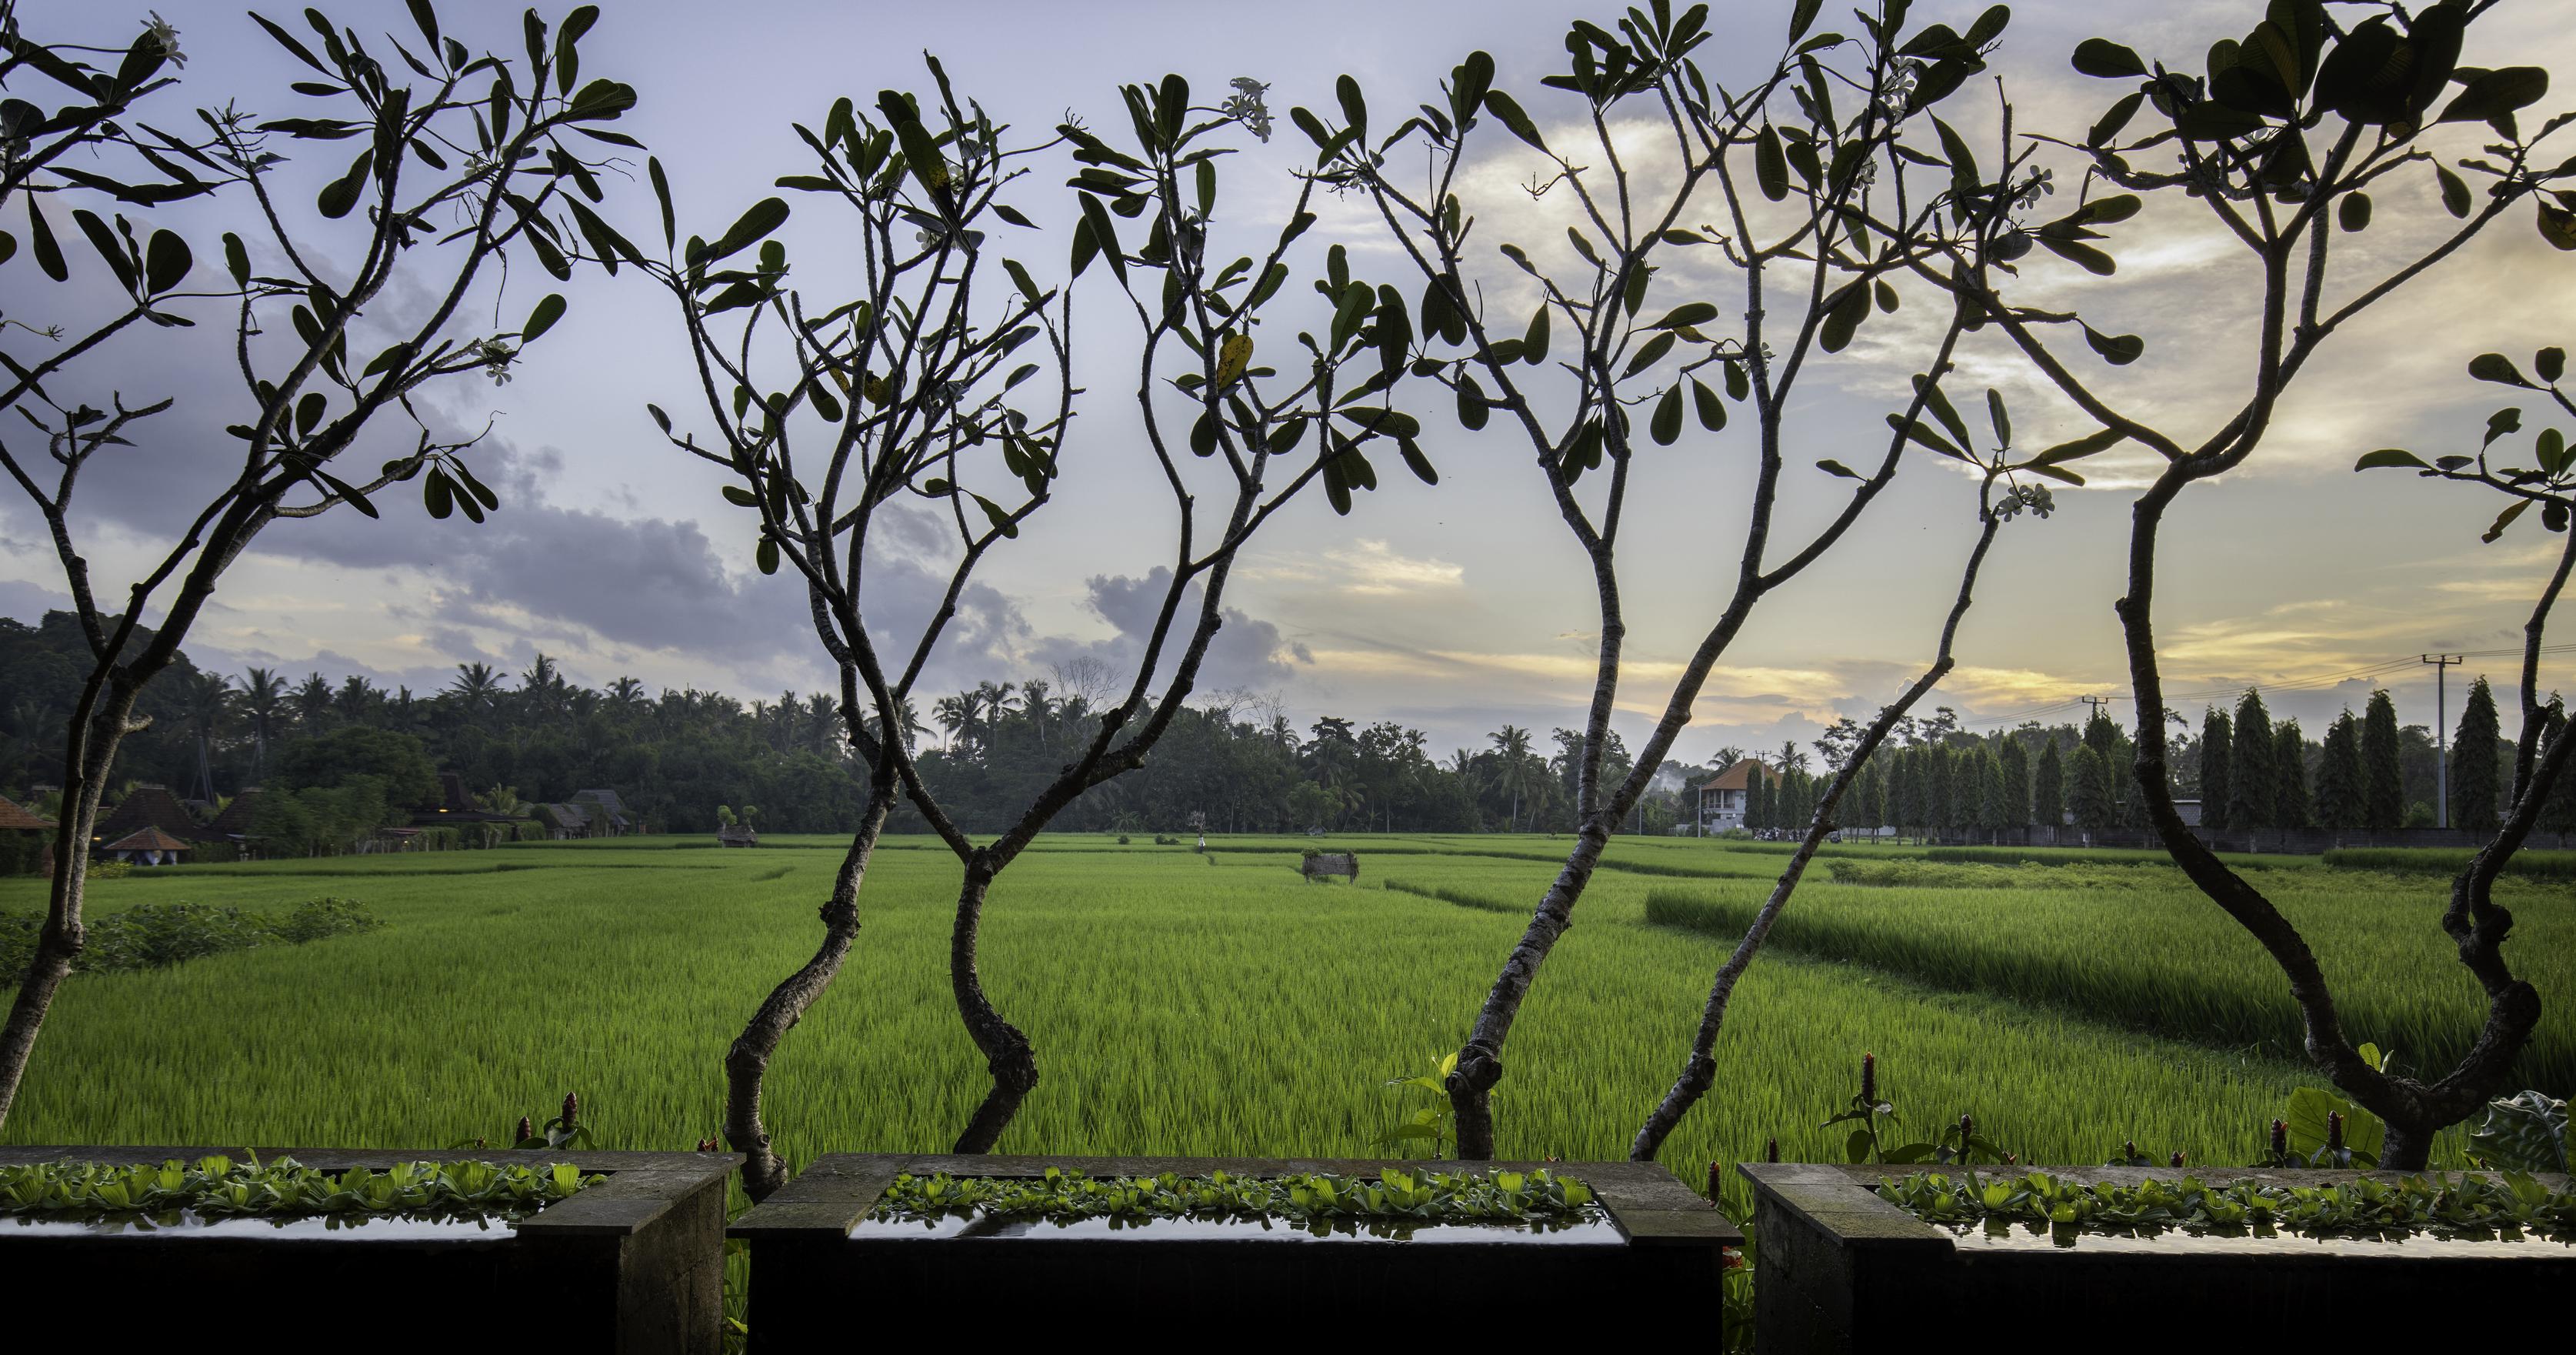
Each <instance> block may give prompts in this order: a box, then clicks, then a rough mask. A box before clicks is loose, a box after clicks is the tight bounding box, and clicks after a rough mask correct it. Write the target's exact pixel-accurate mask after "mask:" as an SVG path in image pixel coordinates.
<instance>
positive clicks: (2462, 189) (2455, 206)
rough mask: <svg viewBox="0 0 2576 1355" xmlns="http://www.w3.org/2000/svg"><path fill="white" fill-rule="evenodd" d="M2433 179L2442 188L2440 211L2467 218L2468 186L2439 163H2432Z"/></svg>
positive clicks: (2448, 168) (2447, 167)
mask: <svg viewBox="0 0 2576 1355" xmlns="http://www.w3.org/2000/svg"><path fill="white" fill-rule="evenodd" d="M2433 178H2434V180H2435V181H2436V182H2437V183H2439V184H2440V185H2441V187H2442V210H2444V211H2446V212H2449V213H2450V214H2451V215H2452V216H2455V217H2466V216H2468V214H2469V186H2468V184H2466V183H2464V182H2462V181H2461V179H2460V176H2459V175H2457V174H2453V173H2452V172H2451V170H2450V167H2449V166H2447V165H2444V164H2442V163H2440V162H2439V161H2436V162H2434V165H2433ZM2543 206H2544V208H2545V207H2546V204H2543Z"/></svg>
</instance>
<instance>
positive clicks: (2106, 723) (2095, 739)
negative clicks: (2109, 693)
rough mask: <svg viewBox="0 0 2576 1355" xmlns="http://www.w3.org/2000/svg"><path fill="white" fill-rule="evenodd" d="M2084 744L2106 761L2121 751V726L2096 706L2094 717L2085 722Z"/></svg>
mask: <svg viewBox="0 0 2576 1355" xmlns="http://www.w3.org/2000/svg"><path fill="white" fill-rule="evenodd" d="M2084 746H2085V747H2087V748H2090V749H2092V750H2093V751H2094V752H2095V753H2098V754H2100V755H2101V756H2102V757H2103V758H2104V759H2105V760H2106V761H2107V760H2109V759H2111V758H2112V757H2114V756H2115V755H2116V754H2117V753H2118V751H2119V746H2120V726H2119V725H2118V724H2117V723H2116V722H2114V721H2113V720H2112V719H2111V717H2110V716H2109V715H2108V714H2106V713H2105V712H2104V711H2103V709H2102V708H2101V707H2099V706H2096V707H2095V708H2094V710H2093V718H2092V719H2089V720H2087V721H2085V722H2084Z"/></svg>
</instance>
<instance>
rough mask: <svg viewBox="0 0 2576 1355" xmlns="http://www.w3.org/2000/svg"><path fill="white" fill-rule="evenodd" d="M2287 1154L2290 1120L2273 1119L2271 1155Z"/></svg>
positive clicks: (2288, 1150)
mask: <svg viewBox="0 0 2576 1355" xmlns="http://www.w3.org/2000/svg"><path fill="white" fill-rule="evenodd" d="M2289 1155H2290V1122H2289V1121H2287V1120H2274V1121H2273V1122H2272V1156H2274V1157H2288V1156H2289Z"/></svg>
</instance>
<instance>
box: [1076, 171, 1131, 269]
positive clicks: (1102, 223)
mask: <svg viewBox="0 0 2576 1355" xmlns="http://www.w3.org/2000/svg"><path fill="white" fill-rule="evenodd" d="M1074 196H1075V197H1076V198H1079V199H1080V200H1081V202H1082V220H1083V224H1084V225H1087V226H1089V227H1091V240H1092V243H1093V244H1094V245H1095V246H1097V247H1098V248H1099V250H1100V254H1101V257H1103V258H1105V259H1107V260H1108V261H1109V271H1110V272H1111V273H1113V274H1115V275H1116V276H1117V278H1118V281H1119V282H1121V283H1124V282H1126V281H1127V256H1126V255H1124V254H1122V253H1120V252H1119V249H1118V230H1117V228H1116V227H1115V226H1112V225H1111V224H1110V222H1109V209H1108V208H1107V207H1106V206H1104V205H1102V203H1101V201H1100V199H1099V198H1097V197H1095V196H1093V195H1092V194H1089V193H1076V194H1075V195H1074Z"/></svg>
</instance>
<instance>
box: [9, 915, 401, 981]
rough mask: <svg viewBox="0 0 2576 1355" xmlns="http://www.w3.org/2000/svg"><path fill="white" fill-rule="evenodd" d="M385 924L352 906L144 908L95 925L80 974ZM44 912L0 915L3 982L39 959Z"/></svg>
mask: <svg viewBox="0 0 2576 1355" xmlns="http://www.w3.org/2000/svg"><path fill="white" fill-rule="evenodd" d="M383 925H385V924H384V923H383V921H382V920H380V919H378V918H377V917H375V916H374V915H373V914H370V913H369V912H367V911H366V909H365V908H363V907H361V906H360V905H359V904H358V903H357V902H356V901H355V900H353V899H340V898H321V899H312V900H308V901H307V902H304V903H300V904H297V905H296V907H295V910H294V911H293V912H290V913H288V914H287V915H286V916H284V917H282V918H272V917H268V916H265V915H263V914H259V913H248V912H244V911H242V910H241V909H239V908H219V907H215V906H212V905H209V904H200V903H143V904H136V905H135V906H134V907H132V908H128V909H126V910H125V911H123V912H121V913H109V914H106V915H104V916H102V917H98V918H96V919H94V920H92V921H91V922H90V923H89V944H88V946H87V947H86V948H84V949H83V950H82V951H81V955H80V959H79V960H77V961H75V962H74V964H73V968H74V969H75V970H76V971H83V972H87V971H125V970H136V969H163V968H167V967H169V966H171V965H174V964H180V963H183V962H185V961H189V960H199V959H203V958H205V957H206V956H209V955H220V954H223V953H224V952H226V951H232V950H249V949H251V948H253V947H256V946H264V945H288V946H300V945H303V944H304V943H306V942H308V941H319V940H322V939H323V938H325V937H332V936H345V935H347V934H349V933H352V932H367V931H374V930H375V929H377V928H378V927H381V926H383ZM44 926H45V919H44V915H43V914H41V913H0V975H5V976H7V979H8V981H10V982H13V983H14V982H15V981H16V979H17V976H19V975H21V974H24V973H25V972H26V971H27V965H28V963H29V962H30V961H32V960H33V959H34V958H35V954H36V938H37V936H38V934H39V933H41V932H42V931H43V930H44Z"/></svg>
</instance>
